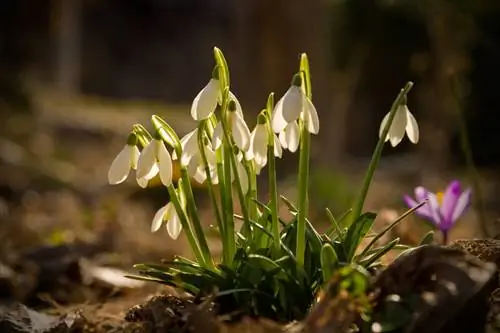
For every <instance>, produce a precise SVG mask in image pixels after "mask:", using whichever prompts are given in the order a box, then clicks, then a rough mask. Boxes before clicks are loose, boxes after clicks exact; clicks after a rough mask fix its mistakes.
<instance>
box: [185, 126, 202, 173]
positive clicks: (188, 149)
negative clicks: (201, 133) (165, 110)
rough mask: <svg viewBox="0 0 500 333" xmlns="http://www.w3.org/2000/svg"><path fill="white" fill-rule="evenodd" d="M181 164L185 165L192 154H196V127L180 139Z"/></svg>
mask: <svg viewBox="0 0 500 333" xmlns="http://www.w3.org/2000/svg"><path fill="white" fill-rule="evenodd" d="M181 147H182V155H181V165H182V166H186V165H188V164H189V161H191V158H193V156H194V155H196V154H198V153H199V152H198V128H196V129H194V130H193V131H191V132H189V133H188V134H186V135H185V136H184V137H183V138H182V140H181Z"/></svg>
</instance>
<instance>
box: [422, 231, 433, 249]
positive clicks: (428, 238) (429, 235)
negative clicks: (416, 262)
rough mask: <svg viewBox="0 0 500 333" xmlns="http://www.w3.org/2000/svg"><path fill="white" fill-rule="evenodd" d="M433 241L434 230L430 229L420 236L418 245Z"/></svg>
mask: <svg viewBox="0 0 500 333" xmlns="http://www.w3.org/2000/svg"><path fill="white" fill-rule="evenodd" d="M433 241H434V230H431V231H429V232H428V233H426V234H425V235H424V237H422V240H421V241H420V243H419V244H418V246H421V245H429V244H432V242H433Z"/></svg>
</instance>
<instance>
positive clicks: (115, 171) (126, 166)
mask: <svg viewBox="0 0 500 333" xmlns="http://www.w3.org/2000/svg"><path fill="white" fill-rule="evenodd" d="M128 147H129V146H128V145H125V147H123V149H122V150H121V151H120V152H119V153H118V155H116V157H115V159H114V160H113V162H112V163H111V166H110V167H109V171H108V181H109V183H110V184H111V185H116V184H120V183H122V182H123V181H125V179H127V177H128V174H129V173H130V168H131V165H130V164H131V160H132V158H133V156H132V154H131V153H132V150H131V149H129V148H128Z"/></svg>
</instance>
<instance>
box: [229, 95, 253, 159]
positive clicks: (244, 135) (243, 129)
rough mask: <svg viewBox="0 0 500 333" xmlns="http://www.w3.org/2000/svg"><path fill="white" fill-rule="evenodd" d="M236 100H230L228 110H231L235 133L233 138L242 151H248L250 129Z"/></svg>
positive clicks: (232, 131)
mask: <svg viewBox="0 0 500 333" xmlns="http://www.w3.org/2000/svg"><path fill="white" fill-rule="evenodd" d="M236 110H237V109H236V102H235V101H234V100H231V101H230V102H229V107H228V111H229V112H230V116H229V119H230V122H231V133H232V134H233V140H234V143H235V144H236V147H238V148H239V149H240V150H242V151H247V150H248V146H249V145H250V130H249V129H248V126H247V124H246V122H245V119H244V118H243V113H239V112H237V111H236Z"/></svg>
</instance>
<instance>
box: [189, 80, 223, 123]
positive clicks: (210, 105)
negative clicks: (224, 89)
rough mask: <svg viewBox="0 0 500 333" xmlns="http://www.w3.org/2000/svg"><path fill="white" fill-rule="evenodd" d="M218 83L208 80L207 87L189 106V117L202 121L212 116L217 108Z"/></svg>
mask: <svg viewBox="0 0 500 333" xmlns="http://www.w3.org/2000/svg"><path fill="white" fill-rule="evenodd" d="M218 94H219V81H218V80H215V79H210V81H209V82H208V83H207V85H206V86H205V87H204V88H203V89H202V90H201V91H200V92H199V93H198V95H196V97H195V98H194V100H193V104H192V105H191V117H193V119H194V120H203V119H206V118H208V117H210V116H211V115H212V113H213V112H214V111H215V108H216V107H217V97H218Z"/></svg>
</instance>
